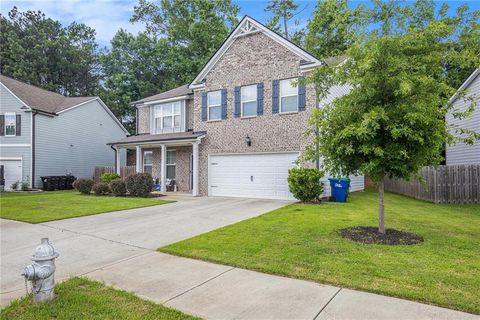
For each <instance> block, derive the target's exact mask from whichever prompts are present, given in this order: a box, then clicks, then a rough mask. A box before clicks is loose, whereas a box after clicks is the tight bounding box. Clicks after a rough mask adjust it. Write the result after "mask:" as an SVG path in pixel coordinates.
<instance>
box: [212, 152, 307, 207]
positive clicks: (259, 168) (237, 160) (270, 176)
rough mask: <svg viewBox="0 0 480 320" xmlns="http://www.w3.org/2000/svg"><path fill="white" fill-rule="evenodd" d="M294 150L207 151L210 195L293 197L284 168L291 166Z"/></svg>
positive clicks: (293, 159)
mask: <svg viewBox="0 0 480 320" xmlns="http://www.w3.org/2000/svg"><path fill="white" fill-rule="evenodd" d="M298 154H299V153H298V152H295V153H293V152H292V153H271V154H269V153H266V154H261V153H257V154H233V155H211V156H210V163H209V170H210V174H209V186H210V195H212V196H231V197H251V198H276V199H293V196H292V195H291V193H290V191H289V189H288V183H287V177H288V169H290V168H292V167H293V166H295V160H296V159H297V157H298ZM252 177H253V179H252Z"/></svg>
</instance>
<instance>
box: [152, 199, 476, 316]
mask: <svg viewBox="0 0 480 320" xmlns="http://www.w3.org/2000/svg"><path fill="white" fill-rule="evenodd" d="M385 203H386V226H387V227H388V228H396V229H400V230H404V231H409V232H413V233H416V234H419V235H421V236H423V237H424V239H425V242H424V243H422V244H418V245H412V246H385V245H378V244H368V245H366V244H361V243H356V242H352V241H350V240H348V239H344V238H342V237H340V235H339V232H338V230H339V229H341V228H345V227H349V226H368V225H370V226H376V225H377V193H376V192H374V191H372V190H369V191H366V192H362V193H353V194H351V195H350V197H349V202H348V203H346V204H340V203H325V204H321V205H308V204H293V205H289V206H286V207H283V208H281V209H278V210H275V211H272V212H270V213H267V214H264V215H262V216H259V217H256V218H253V219H249V220H245V221H243V222H240V223H237V224H234V225H230V226H227V227H224V228H221V229H217V230H215V231H212V232H209V233H205V234H203V235H200V236H197V237H194V238H191V239H187V240H184V241H181V242H177V243H174V244H172V245H168V246H166V247H162V248H160V249H159V250H160V251H163V252H167V253H171V254H175V255H180V256H186V257H192V258H198V259H203V260H207V261H213V262H218V263H222V264H227V265H232V266H237V267H242V268H247V269H252V270H257V271H261V272H266V273H272V274H279V275H285V276H288V277H295V278H301V279H308V280H313V281H317V282H320V283H327V284H333V285H337V286H342V287H348V288H353V289H359V290H363V291H369V292H375V293H379V294H384V295H388V296H395V297H400V298H405V299H410V300H416V301H420V302H424V303H429V304H435V305H439V306H443V307H447V308H452V309H458V310H463V311H467V312H471V313H476V314H480V299H479V298H478V297H479V296H478V292H479V291H480V249H479V248H480V205H473V204H472V205H438V204H437V205H435V204H432V203H427V202H423V201H418V200H415V199H411V198H407V197H404V196H400V195H395V194H386V200H385Z"/></svg>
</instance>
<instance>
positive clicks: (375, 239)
mask: <svg viewBox="0 0 480 320" xmlns="http://www.w3.org/2000/svg"><path fill="white" fill-rule="evenodd" d="M340 235H341V236H342V238H346V239H350V240H352V241H355V242H361V243H364V244H385V245H390V246H397V245H413V244H418V243H421V242H423V237H422V236H419V235H416V234H414V233H410V232H406V231H400V230H395V229H386V230H385V234H381V233H379V232H378V228H377V227H366V226H359V227H350V228H345V229H340Z"/></svg>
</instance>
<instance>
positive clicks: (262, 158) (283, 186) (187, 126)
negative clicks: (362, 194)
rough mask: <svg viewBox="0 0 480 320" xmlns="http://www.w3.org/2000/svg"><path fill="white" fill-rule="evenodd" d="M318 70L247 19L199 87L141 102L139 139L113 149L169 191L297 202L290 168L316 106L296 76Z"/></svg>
mask: <svg viewBox="0 0 480 320" xmlns="http://www.w3.org/2000/svg"><path fill="white" fill-rule="evenodd" d="M321 64H322V62H321V61H319V60H318V59H317V58H315V57H314V56H312V55H311V54H309V53H308V52H306V51H305V50H303V49H301V48H300V47H298V46H297V45H295V44H293V43H292V42H290V41H289V40H287V39H285V38H283V37H281V36H280V35H278V34H277V33H275V32H273V31H271V30H270V29H268V28H267V27H265V26H264V25H262V24H261V23H259V22H258V21H256V20H254V19H252V18H251V17H248V16H246V17H244V18H243V19H242V20H241V22H240V23H239V25H238V26H237V27H236V28H235V29H234V30H233V32H232V33H231V34H230V36H229V37H228V38H227V39H226V40H225V42H224V43H223V45H222V46H221V48H220V49H219V50H218V51H217V52H216V53H215V54H214V55H213V56H212V57H211V59H210V60H209V61H208V63H207V64H206V65H205V66H204V67H203V69H202V70H201V71H200V73H199V74H198V75H197V77H196V78H195V79H194V80H193V82H192V83H190V84H189V85H184V86H181V87H178V88H176V89H173V90H170V91H167V92H163V93H160V94H158V95H154V96H151V97H147V98H145V99H142V100H139V101H136V102H135V103H134V104H135V106H136V108H137V133H138V134H137V135H135V136H131V137H128V138H126V139H122V140H119V141H115V142H113V143H112V145H113V146H114V147H115V148H116V149H117V150H120V149H125V148H129V149H135V150H136V159H137V162H136V166H137V168H136V169H137V171H138V172H149V173H151V174H152V175H153V176H154V177H156V178H158V179H159V180H160V181H161V182H163V183H161V188H162V190H165V183H166V182H168V181H170V179H175V181H176V185H177V186H178V190H179V191H183V192H191V193H192V194H193V195H202V196H206V195H209V196H234V197H256V198H275V199H291V198H292V195H291V193H290V192H289V188H288V184H287V176H288V169H289V168H291V167H293V166H295V161H296V159H297V158H298V156H299V155H300V153H301V152H302V151H303V150H304V149H305V147H306V146H307V145H308V144H309V143H310V142H311V138H308V137H306V136H305V131H306V129H307V122H308V119H309V117H310V114H311V112H312V110H313V109H314V108H317V107H318V106H319V103H318V102H317V101H316V94H315V87H314V85H313V84H307V85H302V84H298V82H297V79H298V78H299V77H302V76H304V75H305V74H307V73H308V72H309V71H311V70H313V69H314V68H315V67H317V66H319V65H321ZM342 92H344V90H342V88H337V89H336V90H333V91H332V94H333V95H335V94H342ZM330 98H331V97H330ZM306 165H312V166H314V165H315V164H306ZM117 167H119V166H118V165H117ZM361 189H363V177H352V190H361ZM327 192H328V190H327Z"/></svg>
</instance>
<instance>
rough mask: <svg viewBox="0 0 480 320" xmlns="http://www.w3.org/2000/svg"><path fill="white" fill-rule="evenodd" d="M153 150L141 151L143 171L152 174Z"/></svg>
mask: <svg viewBox="0 0 480 320" xmlns="http://www.w3.org/2000/svg"><path fill="white" fill-rule="evenodd" d="M152 164H153V152H152V151H144V152H143V172H146V173H150V174H152Z"/></svg>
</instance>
